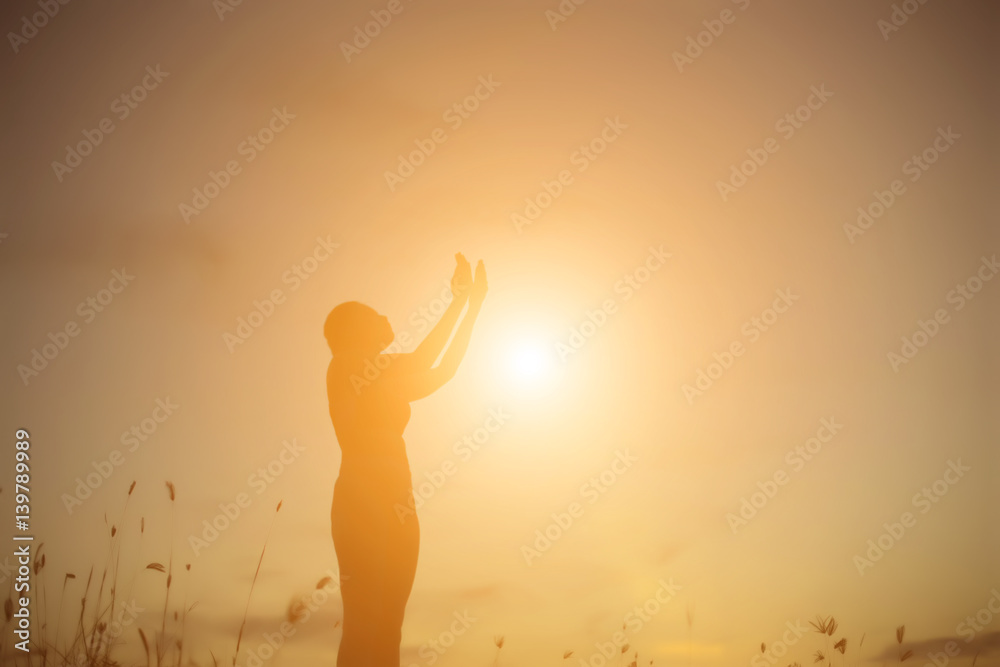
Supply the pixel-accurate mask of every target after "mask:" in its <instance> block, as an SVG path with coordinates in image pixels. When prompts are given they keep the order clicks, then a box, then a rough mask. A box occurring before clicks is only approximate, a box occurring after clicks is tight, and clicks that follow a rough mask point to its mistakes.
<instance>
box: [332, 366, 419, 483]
mask: <svg viewBox="0 0 1000 667" xmlns="http://www.w3.org/2000/svg"><path fill="white" fill-rule="evenodd" d="M372 375H374V374H373V373H369V376H368V377H366V376H365V374H364V364H363V361H359V360H351V359H348V360H343V361H341V360H339V359H336V358H335V359H334V360H333V361H331V362H330V368H329V370H328V372H327V394H328V398H329V401H330V418H331V420H332V421H333V428H334V431H335V432H336V434H337V442H338V443H339V445H340V450H341V454H342V457H341V463H340V475H339V477H338V478H337V489H338V490H342V491H347V490H351V491H356V492H359V493H365V494H370V493H377V494H379V495H384V494H385V493H386V492H388V493H392V494H393V495H395V494H396V493H398V492H402V491H405V492H409V490H410V488H411V485H412V481H411V477H410V466H409V461H408V460H407V458H406V444H405V442H404V441H403V431H404V430H405V429H406V424H407V422H409V420H410V404H409V402H407V401H406V400H405V399H403V398H401V397H399V396H398V395H395V394H394V393H392V392H391V391H389V390H388V388H387V387H386V386H384V385H383V384H380V383H379V381H378V377H377V376H376V377H375V378H374V379H369V377H371V376H372Z"/></svg>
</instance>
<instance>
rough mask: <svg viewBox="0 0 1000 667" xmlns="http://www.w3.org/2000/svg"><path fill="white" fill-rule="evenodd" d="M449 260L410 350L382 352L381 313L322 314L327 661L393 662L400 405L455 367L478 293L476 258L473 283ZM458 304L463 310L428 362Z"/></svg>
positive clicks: (408, 544) (403, 559) (402, 469)
mask: <svg viewBox="0 0 1000 667" xmlns="http://www.w3.org/2000/svg"><path fill="white" fill-rule="evenodd" d="M455 260H456V267H455V274H454V276H453V277H452V279H451V291H452V294H453V296H454V298H453V299H452V302H451V304H449V306H448V309H447V310H446V311H445V313H444V315H442V316H441V320H440V321H439V322H438V323H437V325H435V327H434V328H433V329H432V330H431V332H430V333H429V334H427V337H426V338H425V339H424V340H423V342H421V343H420V345H419V346H417V348H416V350H414V351H413V352H412V353H409V354H383V350H384V349H385V348H386V347H387V346H388V345H389V344H390V343H391V342H392V340H393V338H394V337H395V334H394V333H393V331H392V327H390V326H389V321H388V319H386V318H385V317H384V316H382V315H379V314H378V313H377V312H376V311H375V310H373V309H371V308H369V307H368V306H365V305H363V304H360V303H357V302H355V301H351V302H347V303H342V304H340V305H339V306H337V307H336V308H334V309H333V310H332V311H331V312H330V314H329V316H327V318H326V324H325V326H324V330H323V333H324V335H325V336H326V340H327V343H328V344H329V345H330V350H331V351H332V352H333V360H332V361H331V362H330V367H329V369H328V370H327V374H326V386H327V395H328V397H329V400H330V418H331V419H332V420H333V428H334V431H335V432H336V434H337V441H338V443H339V444H340V449H341V452H342V458H341V464H340V475H339V477H338V478H337V482H336V484H335V486H334V491H333V507H332V510H331V524H332V529H333V530H332V532H333V545H334V548H335V550H336V552H337V560H338V561H339V565H340V587H341V596H342V598H343V601H344V627H343V638H342V639H341V642H340V649H339V652H338V654H337V667H362V666H363V667H399V645H400V638H401V632H402V626H403V613H404V611H405V609H406V601H407V599H408V598H409V596H410V590H411V588H412V587H413V578H414V575H415V574H416V570H417V551H418V548H419V544H420V526H419V524H418V522H417V519H416V516H415V513H414V512H413V511H412V508H413V506H414V500H413V488H412V481H411V479H410V466H409V462H408V461H407V458H406V445H405V443H404V442H403V430H404V429H405V428H406V423H407V422H408V421H409V419H410V406H409V403H410V402H411V401H415V400H417V399H420V398H424V397H425V396H429V395H430V394H432V393H434V392H435V391H436V390H437V389H438V388H439V387H441V386H442V385H443V384H444V383H445V382H447V381H448V380H450V379H451V378H452V377H453V376H454V375H455V371H456V370H457V369H458V365H459V363H460V362H461V361H462V357H463V356H465V350H466V348H467V347H468V345H469V338H470V336H471V335H472V327H473V325H474V324H475V322H476V317H477V316H478V315H479V310H480V308H481V306H482V303H483V299H484V298H485V297H486V289H487V285H486V269H485V267H484V266H483V262H482V261H481V260H480V262H479V264H478V265H477V266H476V275H475V281H473V278H472V269H471V267H470V266H469V262H468V261H467V260H466V259H465V257H463V256H462V254H461V253H459V254H457V255H455ZM466 303H468V311H467V312H466V314H465V317H464V318H462V322H461V324H459V325H458V329H457V331H456V332H455V336H454V338H453V339H452V341H451V344H450V345H448V349H447V350H446V351H445V353H444V355H443V356H442V357H441V362H440V363H439V364H438V365H437V366H434V362H435V361H436V360H437V359H438V357H439V356H441V351H442V350H443V349H444V346H445V344H446V343H447V342H448V338H449V337H450V336H451V332H452V329H454V328H455V323H456V322H457V321H458V317H459V315H460V314H461V312H462V309H463V308H464V307H465V305H466ZM401 508H404V511H402V512H401V511H400V509H401Z"/></svg>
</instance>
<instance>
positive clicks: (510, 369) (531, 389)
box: [502, 337, 558, 395]
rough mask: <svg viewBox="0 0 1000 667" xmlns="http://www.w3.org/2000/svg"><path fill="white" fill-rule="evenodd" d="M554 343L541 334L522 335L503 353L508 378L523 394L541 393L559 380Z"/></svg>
mask: <svg viewBox="0 0 1000 667" xmlns="http://www.w3.org/2000/svg"><path fill="white" fill-rule="evenodd" d="M557 362H558V359H557V358H556V354H555V350H554V348H553V346H552V345H551V344H550V343H549V342H548V341H546V340H543V339H541V338H535V339H532V338H527V337H525V338H519V339H517V340H515V341H513V342H511V343H510V344H509V346H508V348H507V350H506V354H505V355H504V356H503V361H502V363H503V367H504V371H505V374H506V376H507V378H508V381H509V382H510V384H511V385H512V386H513V388H514V389H516V390H517V391H518V393H521V394H529V395H539V394H543V393H547V392H548V391H549V390H550V389H552V386H553V384H554V383H555V380H556V364H557Z"/></svg>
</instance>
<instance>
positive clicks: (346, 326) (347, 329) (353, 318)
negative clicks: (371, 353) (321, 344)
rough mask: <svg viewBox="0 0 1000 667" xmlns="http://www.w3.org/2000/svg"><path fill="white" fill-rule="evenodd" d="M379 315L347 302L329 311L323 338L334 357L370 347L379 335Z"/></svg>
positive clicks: (366, 307) (356, 303)
mask: <svg viewBox="0 0 1000 667" xmlns="http://www.w3.org/2000/svg"><path fill="white" fill-rule="evenodd" d="M379 319H380V316H379V314H378V313H377V312H376V311H375V309H374V308H371V307H369V306H366V305H365V304H363V303H359V302H357V301H347V302H345V303H342V304H340V305H339V306H337V307H336V308H334V309H333V310H331V311H330V314H329V315H327V316H326V323H325V324H324V325H323V336H325V337H326V343H327V345H329V346H330V351H331V352H333V354H334V355H337V354H342V353H344V352H347V351H350V350H361V349H365V348H368V347H371V345H372V343H373V342H374V341H377V337H378V335H379V333H380V332H379Z"/></svg>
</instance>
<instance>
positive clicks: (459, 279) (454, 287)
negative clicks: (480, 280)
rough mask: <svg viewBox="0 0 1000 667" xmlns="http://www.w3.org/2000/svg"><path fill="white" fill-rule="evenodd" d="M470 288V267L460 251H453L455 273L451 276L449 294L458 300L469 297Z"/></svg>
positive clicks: (461, 300)
mask: <svg viewBox="0 0 1000 667" xmlns="http://www.w3.org/2000/svg"><path fill="white" fill-rule="evenodd" d="M471 290H472V267H471V266H469V260H467V259H466V258H465V255H463V254H462V253H460V252H459V253H455V273H454V274H453V275H452V277H451V294H452V296H453V297H455V300H456V301H458V302H463V301H465V299H467V298H468V297H469V292H470V291H471Z"/></svg>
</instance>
